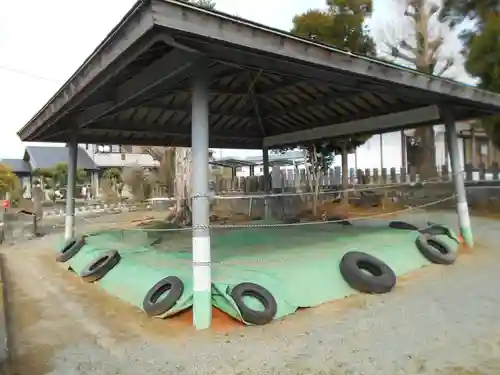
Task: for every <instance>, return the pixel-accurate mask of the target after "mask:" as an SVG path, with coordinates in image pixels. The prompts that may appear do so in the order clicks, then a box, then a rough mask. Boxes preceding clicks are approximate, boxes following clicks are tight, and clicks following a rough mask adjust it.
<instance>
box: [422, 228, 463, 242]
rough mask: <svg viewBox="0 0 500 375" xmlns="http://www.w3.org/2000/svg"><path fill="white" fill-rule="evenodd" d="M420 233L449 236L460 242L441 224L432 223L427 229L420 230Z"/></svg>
mask: <svg viewBox="0 0 500 375" xmlns="http://www.w3.org/2000/svg"><path fill="white" fill-rule="evenodd" d="M419 232H420V233H422V234H426V235H429V236H443V235H444V236H448V237H450V238H451V239H454V240H455V241H457V242H458V240H457V239H456V238H455V237H454V236H453V235H452V234H451V231H450V229H449V228H446V227H445V226H442V225H439V224H434V223H432V224H430V225H429V226H428V227H427V228H424V229H421V230H419Z"/></svg>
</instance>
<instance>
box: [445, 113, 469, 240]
mask: <svg viewBox="0 0 500 375" xmlns="http://www.w3.org/2000/svg"><path fill="white" fill-rule="evenodd" d="M443 114H444V118H445V124H446V140H447V144H448V150H449V154H450V162H451V171H452V174H453V183H454V185H455V194H456V203H457V214H458V222H459V226H460V233H461V235H462V238H463V239H464V241H465V243H466V244H467V245H468V246H469V247H473V246H474V239H473V236H472V228H471V223H470V217H469V206H468V205H467V193H466V190H465V181H464V174H463V172H462V171H461V167H460V153H459V151H458V136H457V129H456V126H455V119H454V116H453V113H452V112H451V110H446V111H444V112H443Z"/></svg>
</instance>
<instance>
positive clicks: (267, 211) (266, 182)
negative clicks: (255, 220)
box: [262, 147, 271, 220]
mask: <svg viewBox="0 0 500 375" xmlns="http://www.w3.org/2000/svg"><path fill="white" fill-rule="evenodd" d="M262 164H263V165H262V167H263V168H262V173H263V175H264V194H265V195H266V197H265V198H264V217H265V219H266V220H268V219H270V216H271V209H270V205H269V200H270V199H271V198H270V197H268V196H267V195H269V193H270V192H271V181H269V180H270V174H269V149H268V148H267V147H263V148H262Z"/></svg>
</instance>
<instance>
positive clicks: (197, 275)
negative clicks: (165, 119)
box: [191, 62, 212, 329]
mask: <svg viewBox="0 0 500 375" xmlns="http://www.w3.org/2000/svg"><path fill="white" fill-rule="evenodd" d="M202 64H205V65H202ZM207 82H208V80H207V70H206V63H205V62H202V63H201V64H200V65H199V66H198V67H197V68H196V70H195V73H194V77H193V99H192V115H191V122H192V124H191V126H192V128H191V130H192V133H191V150H192V156H193V165H192V169H191V170H192V173H191V183H192V202H193V203H192V210H193V212H192V214H193V324H194V326H195V327H196V329H206V328H209V327H210V324H211V322H212V280H211V278H212V277H211V268H210V267H211V264H210V262H211V260H210V229H209V225H210V201H209V164H208V162H209V148H208V145H209V142H208V140H209V124H208V115H209V112H208V87H207Z"/></svg>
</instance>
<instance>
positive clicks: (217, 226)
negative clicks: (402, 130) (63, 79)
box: [84, 195, 455, 232]
mask: <svg viewBox="0 0 500 375" xmlns="http://www.w3.org/2000/svg"><path fill="white" fill-rule="evenodd" d="M453 198H455V195H451V196H449V197H446V198H443V199H439V200H436V201H433V202H429V203H425V204H422V205H418V206H413V207H408V208H404V209H401V210H395V211H391V212H382V213H379V214H373V215H367V216H359V217H354V218H348V219H340V220H321V221H304V222H297V223H267V224H265V223H263V224H208V225H193V226H190V227H183V228H160V229H154V228H123V229H119V230H122V231H137V232H176V231H192V230H196V229H235V228H276V227H293V226H304V225H320V224H333V223H341V222H346V221H349V222H351V221H359V220H368V219H375V218H380V217H385V216H391V215H395V214H401V213H404V212H410V211H415V210H419V209H423V208H427V207H431V206H434V205H437V204H440V203H443V202H446V201H448V200H451V199H453ZM84 220H85V219H84ZM117 224H118V223H117Z"/></svg>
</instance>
